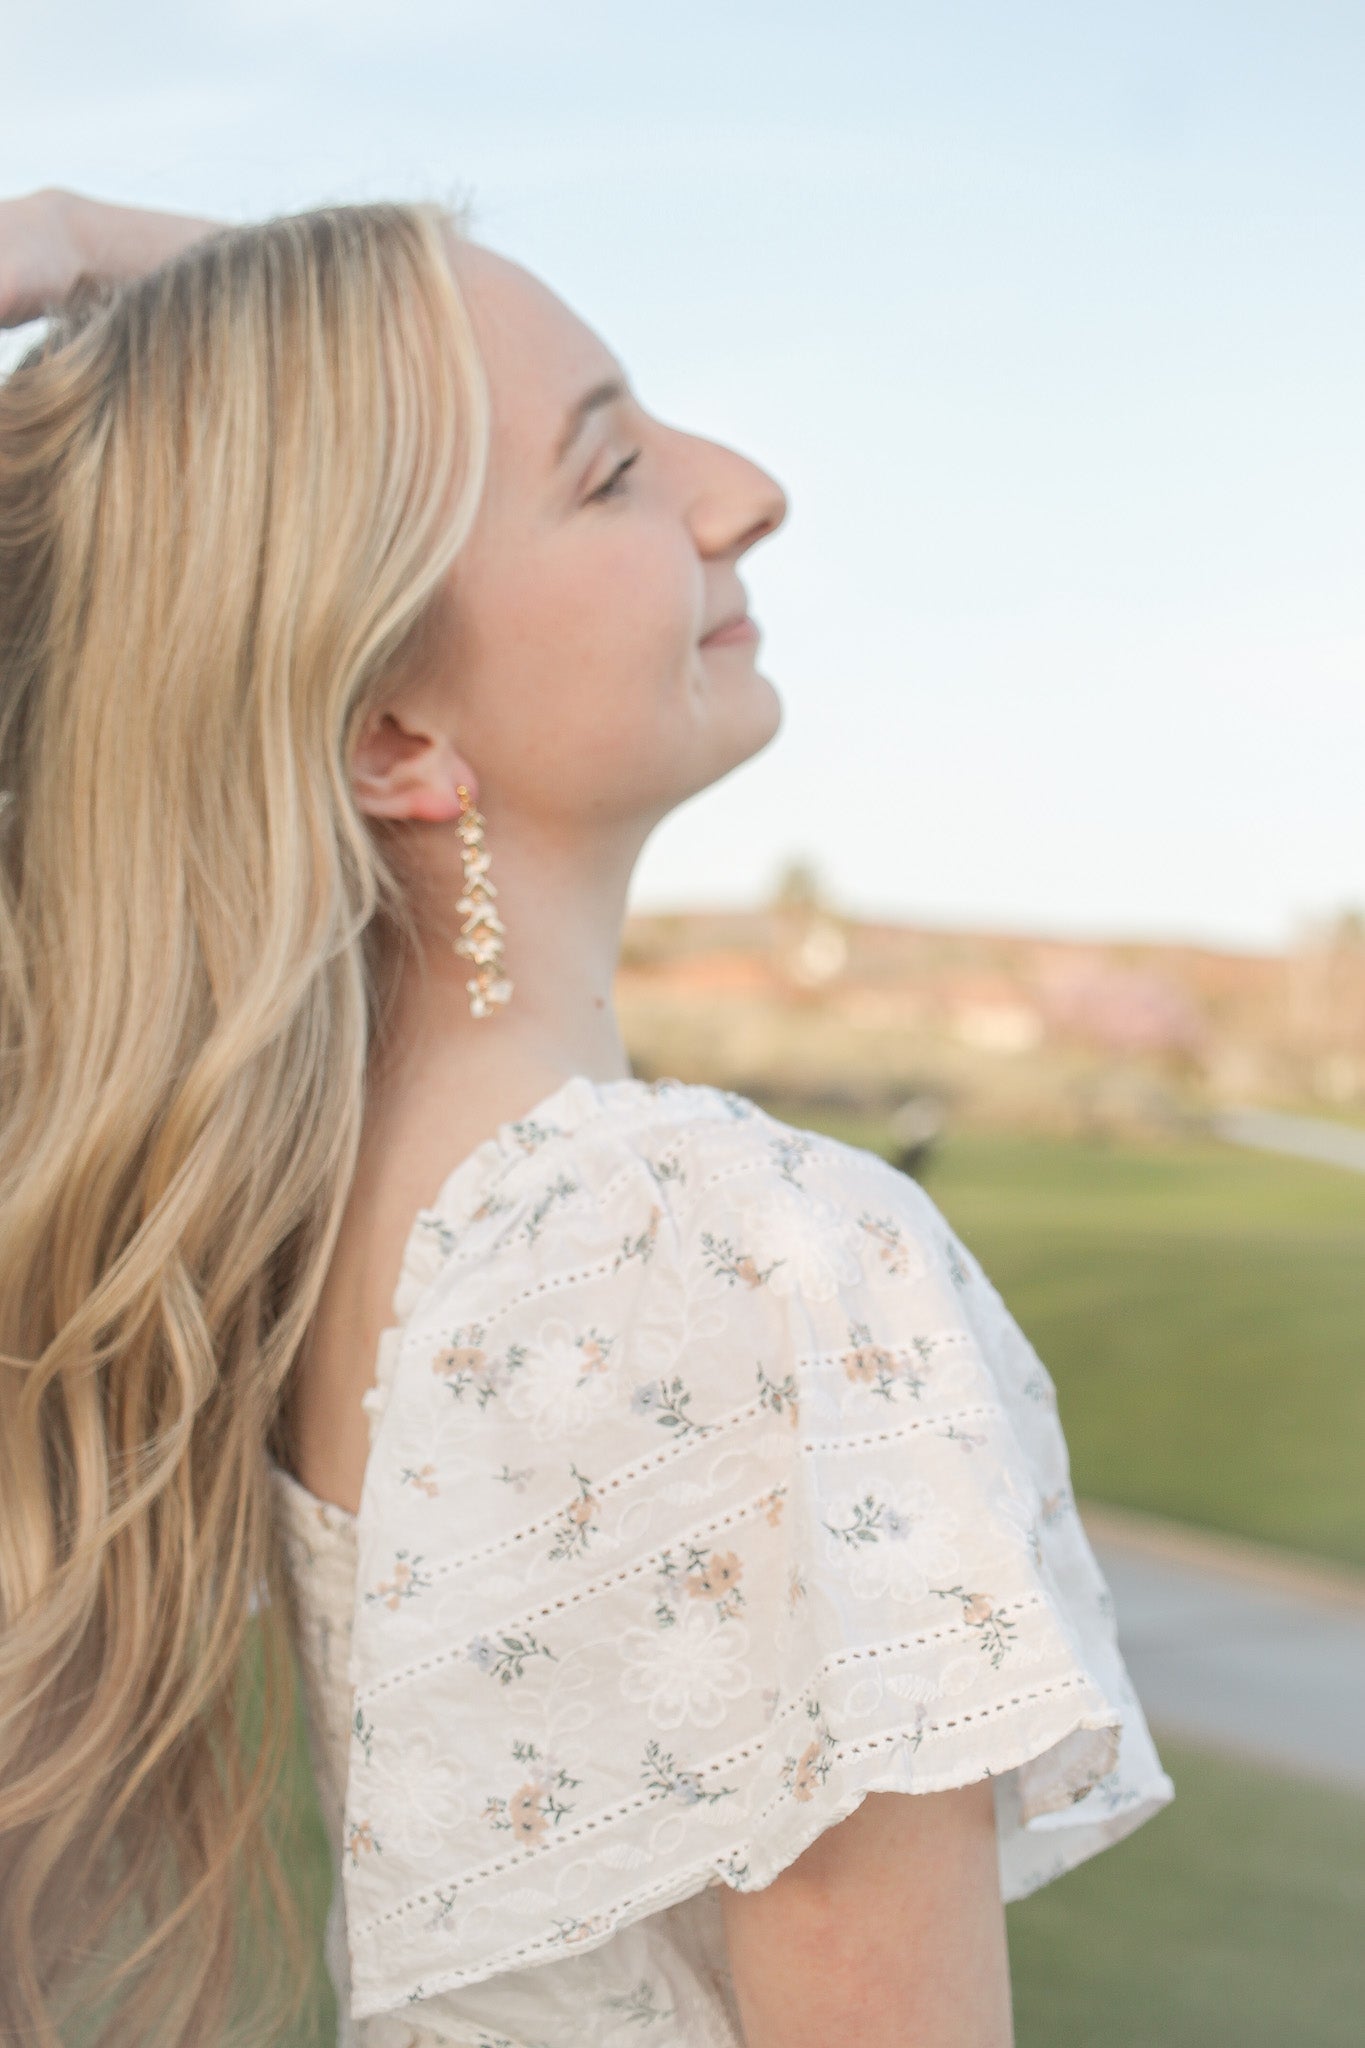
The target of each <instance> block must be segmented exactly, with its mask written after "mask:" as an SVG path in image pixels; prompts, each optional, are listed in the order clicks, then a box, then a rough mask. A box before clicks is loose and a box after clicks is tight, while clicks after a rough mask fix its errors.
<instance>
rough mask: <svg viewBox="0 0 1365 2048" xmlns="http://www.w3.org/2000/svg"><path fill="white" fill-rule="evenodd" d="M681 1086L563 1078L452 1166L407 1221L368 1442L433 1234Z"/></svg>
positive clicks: (328, 1519)
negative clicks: (530, 1167)
mask: <svg viewBox="0 0 1365 2048" xmlns="http://www.w3.org/2000/svg"><path fill="white" fill-rule="evenodd" d="M682 1085H683V1083H681V1082H680V1081H678V1080H677V1079H676V1078H675V1077H673V1076H671V1075H670V1076H665V1077H663V1078H661V1079H658V1080H650V1079H646V1078H645V1077H644V1076H642V1075H639V1074H623V1075H621V1076H619V1077H618V1078H617V1079H615V1080H611V1081H594V1080H591V1079H590V1078H589V1076H588V1075H587V1074H570V1076H569V1077H568V1079H567V1080H565V1081H561V1082H559V1083H558V1084H557V1085H556V1086H555V1087H554V1088H552V1089H551V1090H550V1092H549V1094H548V1095H543V1096H542V1097H541V1098H540V1100H539V1102H533V1103H532V1104H531V1106H530V1108H529V1109H525V1110H523V1111H522V1112H521V1114H520V1115H519V1116H515V1117H508V1118H507V1120H506V1121H505V1122H504V1123H500V1124H499V1125H498V1127H497V1129H496V1130H495V1131H493V1132H492V1134H491V1135H490V1136H489V1137H487V1138H484V1139H483V1140H482V1141H481V1142H480V1143H479V1144H477V1145H476V1146H475V1147H474V1149H473V1151H472V1152H467V1153H466V1154H465V1156H464V1158H463V1159H461V1160H460V1161H459V1162H458V1164H457V1165H455V1166H454V1167H452V1168H451V1170H450V1172H449V1173H448V1174H447V1175H446V1176H445V1179H444V1180H443V1181H442V1182H441V1184H440V1186H439V1188H438V1189H437V1190H436V1193H435V1195H434V1196H433V1197H432V1199H431V1201H430V1202H429V1203H426V1204H424V1206H423V1207H422V1208H420V1209H418V1211H417V1213H416V1214H415V1215H414V1217H413V1219H412V1222H411V1224H410V1226H409V1228H408V1234H407V1237H406V1238H405V1240H404V1243H403V1251H402V1256H401V1258H400V1260H399V1268H398V1281H397V1284H396V1286H395V1287H394V1291H393V1298H392V1302H391V1310H392V1314H393V1317H394V1321H393V1322H392V1323H390V1324H387V1325H386V1326H385V1328H384V1329H382V1330H381V1331H380V1333H379V1344H378V1350H377V1355H376V1359H375V1374H374V1379H373V1381H372V1382H371V1384H370V1386H369V1387H368V1388H367V1390H366V1392H365V1393H364V1395H363V1396H362V1397H361V1406H362V1407H363V1408H364V1409H365V1410H366V1412H367V1414H368V1415H369V1417H370V1433H371V1437H373V1434H374V1428H375V1424H376V1422H377V1420H378V1417H379V1415H380V1414H382V1412H383V1408H384V1403H385V1401H386V1400H387V1398H388V1392H389V1384H390V1379H391V1375H392V1370H393V1367H394V1365H395V1364H396V1363H397V1343H398V1338H399V1336H400V1335H401V1333H402V1330H403V1327H404V1325H405V1323H406V1322H407V1320H408V1317H409V1316H410V1315H411V1314H412V1311H413V1307H414V1306H415V1303H416V1300H417V1298H418V1295H419V1294H420V1292H421V1289H422V1288H423V1287H425V1285H426V1284H427V1282H428V1280H429V1279H431V1278H432V1277H433V1273H432V1258H431V1247H432V1246H433V1245H435V1244H437V1242H438V1238H437V1235H436V1234H437V1233H441V1234H444V1232H446V1231H451V1230H457V1229H459V1228H460V1227H461V1226H462V1225H464V1224H466V1223H468V1222H469V1221H470V1220H471V1218H472V1217H473V1215H474V1213H475V1211H476V1210H477V1209H478V1208H479V1207H480V1206H481V1204H482V1203H483V1202H484V1200H485V1199H486V1197H487V1195H488V1194H489V1192H490V1190H491V1189H492V1187H493V1186H494V1185H495V1184H496V1181H497V1180H498V1179H499V1178H500V1177H501V1173H502V1172H503V1171H505V1170H508V1169H510V1168H511V1167H512V1166H513V1165H514V1164H515V1163H516V1162H517V1161H518V1160H521V1159H524V1158H526V1157H527V1156H528V1155H529V1154H530V1153H531V1152H534V1151H538V1150H539V1148H540V1146H541V1145H542V1144H545V1143H546V1142H547V1141H548V1140H550V1139H551V1138H564V1137H569V1136H570V1135H571V1134H572V1133H573V1132H574V1131H576V1130H578V1129H579V1128H580V1127H581V1126H582V1125H583V1124H585V1123H587V1122H588V1121H589V1119H590V1118H592V1117H594V1116H598V1115H600V1114H602V1112H603V1111H605V1110H607V1109H614V1108H616V1107H618V1106H619V1105H621V1104H624V1103H629V1102H632V1101H634V1100H635V1098H636V1097H637V1096H638V1095H640V1094H641V1093H642V1092H643V1093H645V1094H657V1093H658V1092H659V1091H660V1089H663V1088H678V1087H681V1086H682ZM266 1463H267V1464H268V1466H269V1468H270V1472H271V1475H272V1477H273V1478H274V1480H275V1482H276V1484H277V1485H279V1486H281V1487H282V1488H283V1489H284V1491H285V1492H286V1493H287V1494H288V1495H290V1496H291V1497H292V1498H293V1500H294V1502H295V1504H296V1505H297V1506H298V1507H299V1508H301V1509H304V1510H306V1511H307V1512H308V1513H309V1514H310V1515H311V1516H312V1517H313V1519H314V1521H315V1522H316V1523H318V1524H319V1525H320V1526H322V1527H324V1528H330V1529H333V1530H334V1531H335V1530H336V1529H337V1527H338V1526H339V1527H340V1528H341V1529H342V1530H344V1531H347V1532H350V1533H354V1531H355V1529H356V1527H357V1524H358V1523H359V1520H360V1517H359V1516H358V1515H357V1514H355V1513H354V1512H353V1511H352V1509H350V1508H343V1507H340V1506H339V1505H338V1504H337V1502H336V1501H331V1500H324V1499H323V1497H322V1495H321V1494H317V1493H313V1492H312V1491H311V1490H310V1489H309V1488H308V1487H306V1486H305V1485H304V1484H303V1482H302V1480H300V1479H296V1478H295V1477H294V1475H293V1473H292V1472H287V1471H286V1470H285V1468H284V1466H283V1465H281V1464H278V1463H277V1462H276V1460H275V1459H273V1458H271V1457H269V1456H268V1455H267V1459H266Z"/></svg>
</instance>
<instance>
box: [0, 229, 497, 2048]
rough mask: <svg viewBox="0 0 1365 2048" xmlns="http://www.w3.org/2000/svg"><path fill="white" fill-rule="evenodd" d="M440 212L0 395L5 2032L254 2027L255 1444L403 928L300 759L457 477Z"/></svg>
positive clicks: (375, 686) (209, 295) (286, 245)
mask: <svg viewBox="0 0 1365 2048" xmlns="http://www.w3.org/2000/svg"><path fill="white" fill-rule="evenodd" d="M465 225H466V209H463V208H462V209H460V210H458V211H455V212H447V211H442V210H438V209H436V208H429V207H420V206H398V205H374V206H352V207H345V206H340V207H333V208H326V209H322V210H319V211H316V212H311V213H306V214H300V215H296V216H293V217H290V218H286V219H280V220H274V221H270V222H267V223H266V224H264V225H262V226H255V227H249V228H233V229H228V230H224V231H222V232H220V233H218V234H215V235H213V236H212V237H210V238H209V239H208V240H206V241H204V242H202V243H200V244H197V245H196V246H195V247H193V248H191V249H190V250H188V251H186V252H185V253H184V254H183V255H181V256H178V257H177V258H175V259H174V260H173V261H171V262H170V263H168V264H166V265H164V266H163V267H162V268H161V269H160V270H158V271H156V272H154V273H153V274H152V275H151V276H149V277H146V278H143V279H140V280H138V281H136V282H133V283H131V284H129V285H126V286H123V287H120V288H119V289H118V290H116V291H114V292H113V293H111V294H105V295H104V296H102V297H99V296H97V297H96V298H95V299H94V301H93V302H92V303H91V304H89V305H87V307H86V308H85V309H84V310H83V311H82V312H81V313H79V314H77V315H75V316H73V317H72V318H70V319H67V320H65V321H59V322H57V323H56V324H55V325H54V327H53V328H52V329H51V330H50V331H49V333H48V335H47V337H46V339H45V340H44V342H43V343H42V344H40V346H39V347H38V349H37V350H36V351H35V352H33V353H31V354H30V356H29V357H28V358H26V359H25V361H24V362H23V363H22V364H21V365H20V366H19V367H18V368H17V369H16V370H15V371H14V372H13V373H12V374H11V375H10V377H9V378H8V379H7V380H6V381H5V382H4V383H3V384H0V788H2V789H3V790H4V791H5V792H6V793H7V794H6V798H5V800H4V803H3V808H0V2038H3V2039H21V2040H23V2041H25V2042H32V2043H34V2044H35V2048H47V2044H57V2043H60V2042H61V2041H63V2040H64V2039H68V2038H71V2037H70V2036H68V2035H66V2034H65V2033H64V2032H63V2031H62V2030H63V2029H64V2028H65V2027H66V2026H69V2025H70V2024H71V2023H72V2022H73V2021H75V2022H77V2023H78V2025H79V2026H80V2027H82V2028H83V2029H84V2031H83V2032H81V2033H79V2034H78V2036H77V2038H80V2039H82V2040H88V2039H89V2040H95V2041H96V2042H97V2043H98V2044H99V2048H146V2044H148V2043H150V2042H155V2043H156V2044H157V2048H191V2044H193V2048H205V2044H208V2043H212V2042H216V2041H219V2040H221V2039H226V2038H228V2037H229V2034H230V2037H231V2038H232V2039H233V2040H234V2041H235V2040H238V2039H241V2040H251V2041H256V2040H258V2039H259V2040H269V2041H279V2040H281V2039H283V2038H284V2033H283V2029H284V2027H285V2026H287V2025H292V2024H294V2022H295V2021H296V2020H297V2017H298V2010H299V1999H300V1997H301V1995H302V1994H301V1992H300V1991H299V1989H298V1987H299V1986H300V1985H302V1984H303V1983H304V1982H305V1981H306V1975H307V1955H308V1928H307V1926H306V1924H305V1920H304V1918H303V1916H302V1915H301V1914H300V1912H299V1911H298V1907H297V1899H296V1896H295V1894H296V1890H297V1883H296V1879H295V1878H294V1877H291V1875H290V1873H289V1871H288V1870H287V1868H286V1867H285V1865H284V1861H283V1858H282V1856H281V1853H280V1850H279V1845H278V1841H277V1838H276V1832H275V1830H274V1828H273V1826H272V1823H271V1818H270V1815H271V1811H272V1802H273V1801H275V1799H276V1797H277V1792H278V1787H279V1783H280V1778H281V1772H282V1770H283V1768H284V1765H285V1760H286V1757H287V1755H288V1752H289V1750H290V1747H291V1738H292V1735H293V1731H294V1730H295V1729H296V1726H297V1721H296V1713H297V1695H296V1690H295V1667H294V1663H293V1655H292V1650H291V1636H290V1628H291V1623H292V1615H291V1610H290V1605H289V1595H288V1587H287V1582H286V1580H285V1577H284V1573H283V1570H282V1567H281V1561H280V1559H279V1557H278V1555H277V1548H276V1543H277V1539H276V1532H275V1526H274V1521H273V1518H272V1514H271V1493H270V1485H269V1471H268V1465H267V1459H268V1457H270V1456H274V1457H276V1458H278V1459H279V1461H280V1462H283V1463H288V1462H289V1447H288V1444H287V1442H286V1439H285V1431H284V1423H283V1419H282V1418H283V1406H284V1402H283V1396H284V1393H285V1389H286V1383H287V1381H288V1378H289V1374H290V1367H291V1363H292V1362H293V1361H294V1359H295V1357H296V1355H297V1353H298V1351H299V1347H300V1344H301V1340H302V1338H303V1336H304V1333H305V1330H306V1327H307V1325H308V1323H309V1321H310V1319H311V1317H312V1315H313V1313H314V1310H315V1308H316V1305H317V1302H318V1298H319V1294H320V1291H321V1286H322V1282H323V1278H324V1275H325V1272H326V1269H327V1265H328V1262H329V1259H330V1256H331V1252H332V1249H333V1245H334V1242H335V1238H336V1234H337V1230H338V1226H339V1224H340V1220H341V1214H342V1209H343V1206H344V1203H345V1198H346V1195H347V1191H348V1187H349V1183H350V1181H351V1177H352V1174H353V1171H354V1165H355V1160H356V1157H357V1151H358V1144H359V1135H360V1125H361V1118H362V1112H363V1105H364V1089H365V1077H366V1071H367V1059H368V1056H369V1052H370V1048H371V1046H372V1044H373V1041H374V1034H375V1032H376V1029H377V1028H378V1027H379V1026H380V1025H381V1023H382V1011H383V995H384V989H383V987H382V986H381V985H380V977H379V973H378V971H377V965H378V961H379V958H380V955H379V953H378V951H377V946H378V942H379V937H380V935H381V934H389V935H391V934H392V933H394V932H397V933H398V934H399V935H400V936H401V935H403V934H405V933H406V934H407V935H408V936H411V935H412V927H411V924H410V922H409V920H408V919H407V918H406V916H405V911H404V900H403V889H402V885H401V877H400V876H399V874H398V873H397V872H396V870H395V869H394V868H393V867H392V866H391V865H390V864H389V863H388V862H387V861H386V859H385V857H384V854H383V851H382V850H381V848H380V846H379V844H378V843H377V841H376V838H375V837H374V836H373V835H372V834H371V833H370V832H369V830H368V829H367V828H366V826H365V823H364V820H363V818H362V817H361V815H360V813H359V812H358V810H357V808H356V806H355V803H354V800H353V795H352V791H351V787H350V782H349V774H348V761H349V756H350V749H351V747H352V744H353V742H354V739H355V737H356V736H357V734H358V732H359V728H360V725H361V723H362V722H363V721H364V719H365V718H366V717H367V715H369V714H370V713H371V712H372V711H373V710H374V709H375V708H376V707H378V706H381V705H382V704H383V703H384V701H385V695H386V691H387V690H388V689H390V688H391V687H392V685H393V682H394V679H395V677H396V676H398V675H399V674H401V673H402V662H403V657H404V654H405V652H406V651H407V650H408V649H409V648H410V647H411V646H413V645H414V644H415V639H416V636H417V634H418V633H419V631H420V627H421V624H422V621H423V619H424V617H425V616H426V615H427V610H428V603H429V600H430V599H431V598H432V596H433V594H434V592H435V591H436V588H437V585H438V583H439V582H440V581H441V579H442V578H443V577H444V575H445V574H446V572H447V571H448V570H449V569H450V567H451V565H452V564H453V562H454V561H455V558H456V556H457V555H458V552H459V549H460V547H461V545H462V543H463V540H464V538H465V535H466V534H467V532H468V529H469V526H470V524H471V522H472V519H473V516H474V511H475V508H476V506H477V503H478V500H479V497H480V494H481V492H482V489H483V483H484V476H485V470H486V464H487V449H488V398H487V388H486V384H485V382H484V376H483V369H482V365H481V363H480V360H479V357H478V352H477V349H476V346H475V342H474V338H473V332H472V329H471V327H470V324H469V319H468V314H467V310H466V308H465V305H464V302H463V300H462V298H461V296H460V293H459V289H458V285H457V282H456V279H455V276H454V274H453V271H452V268H451V263H450V250H449V245H448V243H447V242H446V240H445V237H446V236H447V235H450V234H455V233H457V232H459V231H460V230H462V229H463V228H464V226H465ZM253 1607H254V1608H255V1610H256V1611H255V1613H254V1618H253ZM253 1668H254V1669H256V1670H257V1671H258V1674H259V1676H258V1680H257V1683H258V1684H259V1686H260V1688H261V1690H260V1692H259V1696H258V1698H257V1713H256V1715H255V1716H254V1717H253V1718H254V1719H255V1720H256V1721H258V1723H259V1728H258V1731H256V1732H253V1733H251V1734H250V1735H247V1734H244V1723H243V1700H244V1697H245V1696H246V1694H247V1693H248V1692H249V1691H250V1674H251V1672H252V1670H253ZM257 1742H259V1747H256V1746H255V1745H256V1744H257ZM253 1748H254V1751H255V1753H254V1754H252V1753H251V1752H252V1751H253ZM248 1961H249V1963H250V1966H251V1969H252V1971H253V1972H259V1973H261V1984H260V1987H259V1998H258V1999H257V2000H254V2001H253V2000H250V1999H249V2000H248V2002H247V2005H246V2006H245V2007H243V2005H242V1994H241V1986H242V1979H243V1969H244V1964H245V1963H246V1962H248ZM272 1962H273V1968H272V1967H268V1966H269V1965H271V1964H272ZM291 1999H292V2003H291ZM92 2027H94V2028H95V2029H96V2030H95V2031H94V2032H93V2033H92V2032H91V2028H92ZM233 2029H239V2030H240V2031H232V2030H233ZM258 2029H259V2031H257V2030H258Z"/></svg>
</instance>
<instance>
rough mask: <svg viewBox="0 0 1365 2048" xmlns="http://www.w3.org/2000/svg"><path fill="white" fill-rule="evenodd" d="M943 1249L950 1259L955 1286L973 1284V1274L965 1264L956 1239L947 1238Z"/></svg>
mask: <svg viewBox="0 0 1365 2048" xmlns="http://www.w3.org/2000/svg"><path fill="white" fill-rule="evenodd" d="M943 1250H944V1253H945V1255H946V1257H947V1260H948V1271H949V1273H950V1274H951V1275H952V1281H953V1285H954V1287H970V1286H971V1284H972V1283H971V1275H970V1274H969V1273H968V1271H967V1268H966V1266H965V1265H964V1264H963V1260H962V1253H961V1250H960V1248H959V1246H958V1244H957V1241H956V1239H955V1238H951V1237H950V1238H948V1239H946V1240H945V1242H944V1246H943Z"/></svg>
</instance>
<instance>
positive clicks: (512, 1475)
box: [493, 1459, 536, 1493]
mask: <svg viewBox="0 0 1365 2048" xmlns="http://www.w3.org/2000/svg"><path fill="white" fill-rule="evenodd" d="M535 1471H536V1468H535V1466H534V1465H518V1467H517V1469H516V1471H515V1472H514V1471H513V1470H512V1467H511V1466H510V1465H509V1464H508V1463H507V1461H506V1459H504V1460H503V1466H502V1470H501V1472H495V1473H494V1474H493V1477H494V1478H495V1479H500V1480H501V1481H502V1483H503V1485H504V1486H510V1487H511V1488H512V1490H513V1492H514V1493H525V1491H526V1488H527V1484H528V1482H529V1481H530V1480H532V1479H534V1477H535Z"/></svg>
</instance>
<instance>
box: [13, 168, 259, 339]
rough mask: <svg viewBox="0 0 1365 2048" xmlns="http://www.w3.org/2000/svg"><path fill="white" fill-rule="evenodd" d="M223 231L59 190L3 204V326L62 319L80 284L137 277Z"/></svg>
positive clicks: (213, 225)
mask: <svg viewBox="0 0 1365 2048" xmlns="http://www.w3.org/2000/svg"><path fill="white" fill-rule="evenodd" d="M220 225H221V223H220V222H218V221H212V220H201V219H199V218H197V217H196V216H194V215H192V214H185V213H155V212H152V211H151V210H150V209H148V208H145V207H140V206H110V205H107V204H105V203H104V202H103V201H102V200H98V199H87V198H85V197H84V196H83V194H81V193H79V192H67V191H63V190H61V189H60V188H58V187H55V186H50V187H47V188H46V189H44V190H43V191H41V192H27V193H24V194H23V195H22V196H21V197H20V198H18V199H0V327H19V326H22V324H23V323H24V321H26V320H36V319H39V318H40V317H41V316H42V315H43V314H44V313H53V312H57V311H58V310H60V308H61V307H62V305H63V304H64V303H65V301H66V299H67V298H68V297H69V296H70V293H71V292H72V290H73V288H74V287H75V285H76V284H77V282H78V281H79V280H80V279H81V278H86V277H93V278H97V279H99V280H100V281H102V282H103V281H114V282H116V281H117V280H118V279H120V278H125V277H137V276H139V275H140V274H141V273H142V272H143V271H145V270H152V269H154V268H155V267H156V265H157V264H158V263H162V262H164V261H165V259H166V258H167V257H168V256H174V255H175V254H176V253H177V252H178V251H179V250H181V249H184V248H186V247H188V245H189V244H190V243H191V242H197V241H198V240H199V239H200V237H201V236H203V235H207V234H211V233H212V232H213V230H214V229H215V228H216V227H218V226H220Z"/></svg>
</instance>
